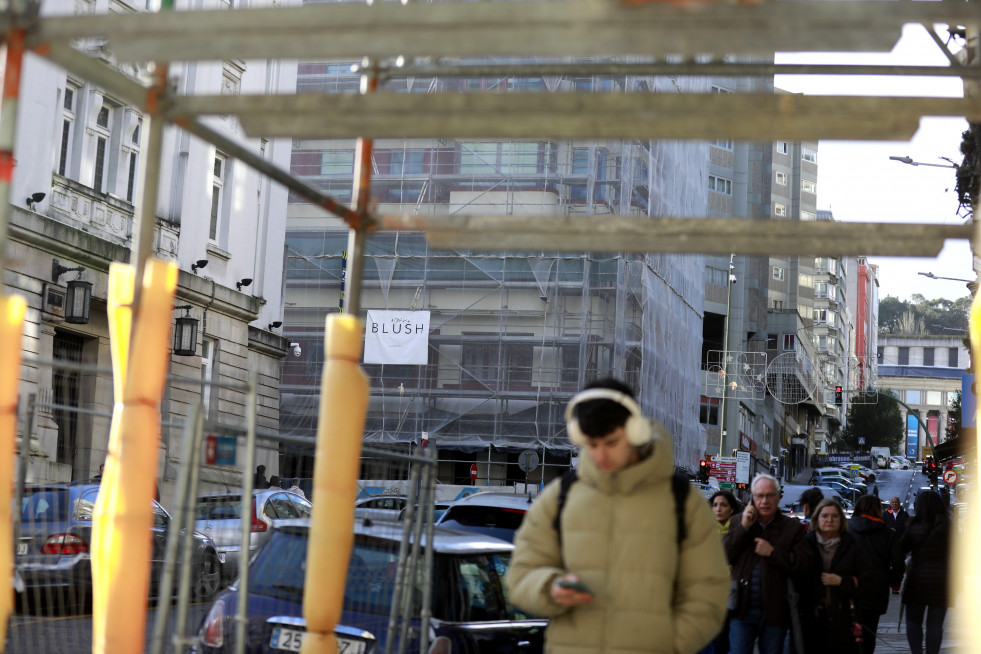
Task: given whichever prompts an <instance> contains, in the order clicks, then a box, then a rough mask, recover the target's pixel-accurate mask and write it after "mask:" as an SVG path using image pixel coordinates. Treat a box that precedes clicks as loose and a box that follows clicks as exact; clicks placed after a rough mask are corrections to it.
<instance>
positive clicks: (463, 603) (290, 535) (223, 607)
mask: <svg viewBox="0 0 981 654" xmlns="http://www.w3.org/2000/svg"><path fill="white" fill-rule="evenodd" d="M309 535H310V525H309V521H308V520H289V521H285V522H282V523H278V524H277V525H276V527H275V528H274V529H273V530H272V532H271V535H270V537H269V538H268V539H267V541H266V542H265V543H264V544H263V546H262V547H261V548H260V549H259V551H258V552H257V553H256V555H255V557H254V558H253V560H252V563H251V565H250V567H249V591H248V592H249V597H248V602H247V604H248V616H247V620H248V627H247V631H248V633H249V642H248V643H246V645H245V652H246V654H259V653H261V652H268V651H277V652H278V651H282V648H280V649H273V640H272V638H273V633H272V630H273V629H275V628H276V627H275V626H273V625H272V623H271V622H270V620H271V619H273V618H275V621H276V623H277V624H281V623H282V621H283V618H284V617H290V618H300V617H301V616H302V604H301V603H302V601H303V589H304V582H305V570H306V566H305V562H306V557H307V546H308V542H309ZM401 538H402V530H401V529H400V528H397V527H395V526H394V525H392V524H386V523H374V524H372V525H365V524H364V523H355V529H354V547H353V548H352V552H351V559H350V564H349V567H348V575H347V584H346V586H345V589H344V607H343V610H342V613H341V620H340V622H341V624H343V625H345V626H347V627H349V628H353V629H357V630H361V631H363V632H367V633H369V634H372V635H373V636H374V638H375V639H376V642H377V648H378V650H379V651H380V650H382V649H384V647H385V641H386V638H387V627H388V620H389V613H390V611H391V606H392V605H391V603H392V595H393V592H394V590H395V572H396V564H395V561H396V553H397V552H398V550H399V544H400V541H401ZM432 547H433V574H432V588H431V598H432V620H431V622H430V627H431V629H430V635H431V637H432V638H433V639H434V642H435V643H436V644H437V645H438V646H439V649H437V648H436V647H434V648H433V649H432V650H430V651H440V652H457V653H459V652H466V653H470V654H485V653H486V654H492V653H499V652H517V651H526V652H541V651H542V649H543V647H544V632H545V627H546V625H547V621H546V620H541V619H535V618H532V617H530V616H528V615H526V614H524V613H523V612H521V611H520V610H518V609H517V608H515V607H513V606H511V605H509V604H508V603H507V596H508V592H507V588H506V586H505V581H504V580H505V575H506V573H507V569H508V565H509V564H510V561H511V551H512V549H513V546H512V545H511V544H509V543H505V542H503V541H500V540H498V539H495V538H487V537H484V536H480V535H477V534H467V533H464V532H460V531H454V530H449V529H443V528H440V527H435V528H434V533H433V540H432ZM416 578H417V579H421V576H420V575H416ZM422 590H423V589H422V585H421V583H419V582H418V581H417V582H416V584H414V586H413V588H412V591H411V595H412V605H413V607H414V608H413V609H412V613H411V616H410V621H411V626H412V628H411V629H410V630H409V641H410V642H409V643H407V647H406V648H405V651H410V652H411V651H418V650H419V645H420V644H419V632H420V625H421V621H420V613H421V609H420V606H421V601H420V600H421V597H422ZM237 604H238V587H237V585H233V586H231V587H229V588H227V589H225V590H224V591H222V592H221V594H219V595H218V597H217V598H216V599H215V601H214V603H213V604H212V605H211V608H210V609H209V611H208V612H207V614H206V615H205V617H204V619H203V621H202V622H201V625H200V628H199V630H198V637H197V638H196V643H195V646H194V650H193V651H194V652H196V653H197V654H225V653H229V652H233V651H234V648H235V642H234V641H235V621H234V615H235V609H236V606H237ZM303 626H304V625H303V623H302V620H296V621H294V622H292V623H291V626H290V627H289V628H290V629H293V630H295V631H299V630H300V629H302V628H303ZM280 637H282V632H280ZM276 642H281V641H276ZM291 642H295V637H294V636H291ZM294 651H295V650H294ZM348 651H358V650H357V649H354V650H351V649H349V650H348Z"/></svg>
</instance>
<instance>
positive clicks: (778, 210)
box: [773, 202, 787, 217]
mask: <svg viewBox="0 0 981 654" xmlns="http://www.w3.org/2000/svg"><path fill="white" fill-rule="evenodd" d="M773 213H774V214H776V215H778V216H783V217H786V216H787V205H785V204H780V203H779V202H775V203H774V204H773Z"/></svg>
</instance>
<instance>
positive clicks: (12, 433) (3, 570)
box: [0, 295, 27, 654]
mask: <svg viewBox="0 0 981 654" xmlns="http://www.w3.org/2000/svg"><path fill="white" fill-rule="evenodd" d="M26 311H27V302H25V301H24V298H22V297H19V296H16V295H0V480H4V481H3V483H0V575H3V579H4V581H3V587H2V589H0V633H4V634H5V633H7V621H8V620H9V619H10V614H11V612H12V611H13V609H14V591H13V587H12V586H11V580H12V579H13V578H14V534H13V520H12V518H13V516H12V515H11V508H12V507H13V498H12V490H13V480H14V478H15V477H14V462H15V461H17V391H18V390H19V388H20V358H21V347H22V344H21V335H22V334H23V329H24V313H25V312H26ZM18 508H19V507H18ZM4 641H5V639H0V654H2V652H3V651H4V645H5V642H4Z"/></svg>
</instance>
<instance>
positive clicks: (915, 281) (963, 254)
mask: <svg viewBox="0 0 981 654" xmlns="http://www.w3.org/2000/svg"><path fill="white" fill-rule="evenodd" d="M946 61H947V60H946V57H945V56H944V54H943V53H942V52H941V51H940V50H939V48H938V47H937V46H936V44H935V43H934V42H933V40H932V39H931V38H930V37H929V35H928V34H927V33H926V30H925V29H924V28H923V27H922V26H919V25H907V26H906V28H905V29H904V30H903V36H902V38H901V39H900V41H899V42H898V43H897V45H896V47H895V48H894V49H893V51H892V52H891V53H855V54H848V55H842V54H838V53H835V54H824V53H809V54H780V55H778V56H777V63H826V64H907V65H944V64H945V63H946ZM775 85H776V86H777V87H778V88H781V89H784V90H787V91H792V92H796V93H804V94H806V95H884V96H943V97H961V96H963V92H964V87H963V84H962V82H961V80H960V78H957V77H935V78H934V77H886V76H865V77H862V76H850V77H843V76H803V75H778V76H777V78H776V80H775ZM966 129H967V122H966V121H965V120H963V119H953V118H924V119H922V121H921V123H920V129H919V131H918V132H917V133H916V135H915V136H914V137H913V140H911V141H909V142H905V141H821V142H820V144H819V147H818V200H817V204H818V209H830V210H831V211H832V213H833V214H834V217H835V219H836V220H843V221H868V222H912V223H919V222H923V223H936V224H961V223H963V222H964V219H963V218H962V217H960V216H958V214H957V210H958V203H957V194H956V192H955V191H954V184H955V180H954V171H953V169H950V168H936V167H931V166H911V165H908V164H903V163H900V162H897V161H892V160H890V159H889V157H890V156H900V157H901V156H909V157H911V158H912V159H913V160H914V161H917V162H922V163H934V164H941V165H946V164H947V162H946V161H944V160H943V159H941V157H947V158H949V159H951V160H953V161H954V162H955V163H958V164H959V163H960V162H961V159H962V155H961V154H960V150H959V146H960V142H961V133H962V132H963V131H964V130H966ZM869 261H870V263H873V264H876V265H877V266H879V296H880V298H884V297H886V296H887V295H892V296H895V297H898V298H900V299H903V300H908V299H909V298H910V296H911V295H913V294H915V293H919V294H921V295H923V296H924V297H925V298H927V299H936V298H947V299H951V300H954V299H957V298H959V297H964V296H966V295H968V294H969V293H968V290H967V288H966V286H965V283H964V282H962V281H949V280H939V279H930V278H928V277H924V276H922V275H919V274H918V273H919V272H931V273H933V274H934V275H936V276H938V277H954V278H959V279H974V277H975V274H974V272H973V270H972V259H971V249H970V245H969V243H968V242H967V241H947V244H946V245H945V246H944V249H943V250H942V251H941V252H940V254H939V256H937V257H936V258H922V257H917V258H901V257H869Z"/></svg>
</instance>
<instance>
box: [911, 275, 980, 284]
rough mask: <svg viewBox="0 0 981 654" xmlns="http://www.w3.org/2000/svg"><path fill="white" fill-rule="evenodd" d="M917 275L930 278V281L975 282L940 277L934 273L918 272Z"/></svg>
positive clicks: (972, 280) (958, 278)
mask: <svg viewBox="0 0 981 654" xmlns="http://www.w3.org/2000/svg"><path fill="white" fill-rule="evenodd" d="M916 274H917V275H923V276H924V277H929V278H930V279H949V280H950V281H952V282H966V283H968V284H971V283H973V282H975V281H976V280H974V279H961V278H960V277H941V276H940V275H934V274H933V273H932V272H918V273H916Z"/></svg>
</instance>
